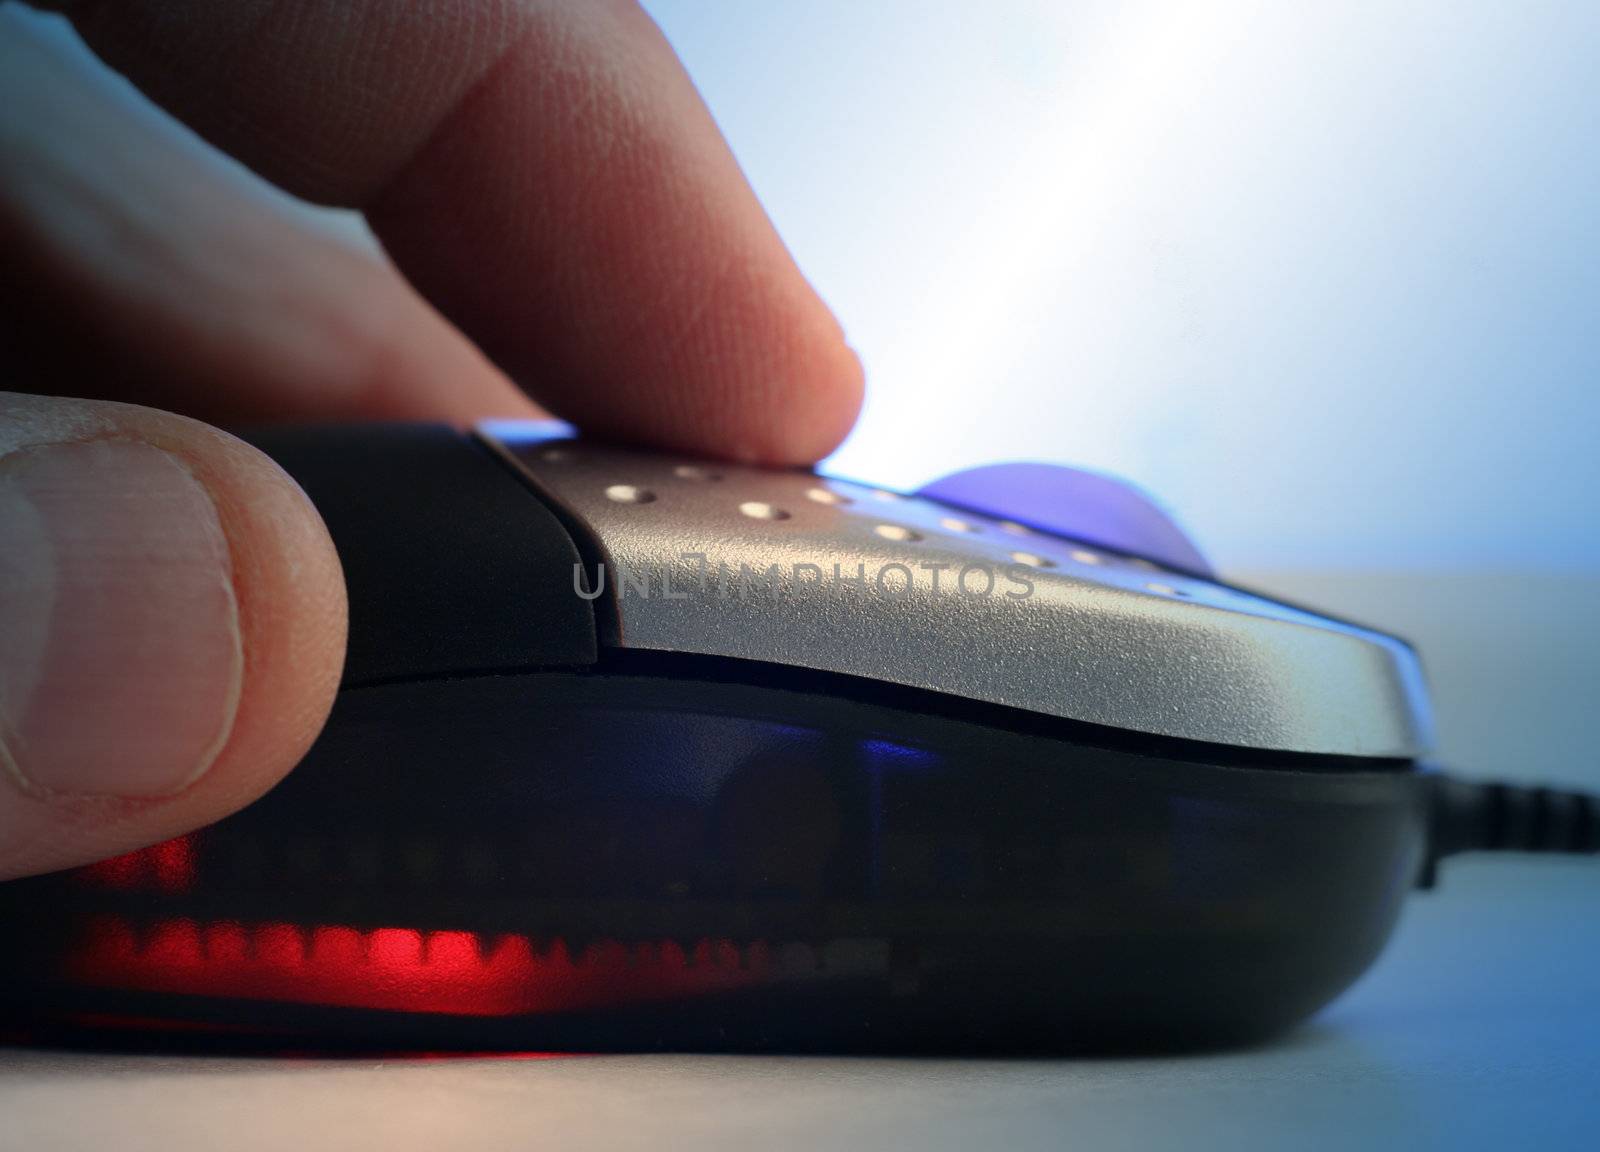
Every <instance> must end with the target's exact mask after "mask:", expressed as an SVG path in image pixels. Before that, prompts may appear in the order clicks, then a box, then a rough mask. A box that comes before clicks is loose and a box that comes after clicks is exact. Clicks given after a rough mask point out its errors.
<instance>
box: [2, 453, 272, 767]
mask: <svg viewBox="0 0 1600 1152" xmlns="http://www.w3.org/2000/svg"><path fill="white" fill-rule="evenodd" d="M0 542H3V543H0V768H3V769H4V770H5V771H6V773H7V774H9V775H10V776H11V777H12V778H13V780H14V781H15V782H16V783H18V784H20V785H21V786H22V787H23V788H24V789H25V790H26V791H29V792H33V793H36V794H37V793H65V794H74V795H103V796H124V797H143V796H162V795H169V794H171V793H174V792H177V791H180V790H182V789H183V788H185V787H187V786H188V785H189V784H191V783H193V782H194V781H195V780H197V779H198V778H199V777H200V776H201V775H203V774H204V773H205V771H206V769H208V768H209V767H210V766H211V763H212V761H214V760H215V759H216V756H217V753H218V752H220V751H221V750H222V746H223V744H224V743H226V741H227V738H228V734H229V732H230V731H231V730H232V728H233V719H234V712H235V710H236V707H237V704H238V699H239V688H240V685H241V682H242V678H243V669H244V660H243V650H242V646H241V642H240V637H239V615H238V606H237V604H236V602H235V599H234V591H233V566H232V562H231V560H230V557H229V553H228V542H227V538H226V537H225V536H224V535H223V532H222V524H221V522H220V520H219V519H218V517H217V508H216V505H215V504H214V503H213V502H212V500H211V496H210V495H209V493H207V491H206V490H205V488H204V487H203V486H202V485H201V484H200V482H199V481H198V480H196V479H195V477H194V475H193V473H191V472H190V471H189V469H188V468H186V467H185V466H184V465H183V463H182V462H180V461H179V460H178V458H177V457H175V456H172V455H170V454H169V453H166V452H163V451H162V450H161V449H159V448H156V447H153V446H151V445H149V444H143V443H137V442H132V441H120V440H118V441H90V442H83V443H71V444H49V445H43V446H36V447H29V448H23V449H19V450H17V451H15V452H11V453H8V454H6V455H5V456H3V457H0Z"/></svg>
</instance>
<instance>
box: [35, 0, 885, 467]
mask: <svg viewBox="0 0 1600 1152" xmlns="http://www.w3.org/2000/svg"><path fill="white" fill-rule="evenodd" d="M54 6H56V7H59V8H62V9H64V10H65V11H66V12H67V13H68V15H69V16H70V17H71V18H72V20H73V22H74V24H75V25H76V26H77V28H78V29H79V31H80V33H81V34H82V35H83V36H84V38H85V39H86V40H87V41H88V42H89V44H90V45H91V46H92V47H93V48H94V49H95V50H96V51H97V52H98V53H99V54H100V55H101V56H102V57H103V58H105V59H106V60H107V61H108V62H109V63H110V64H111V65H112V66H113V67H115V68H117V69H119V70H121V71H123V72H124V73H125V74H126V75H127V76H128V77H129V78H130V79H131V80H133V81H134V83H136V84H138V85H139V86H140V87H141V88H143V89H144V90H145V91H146V92H147V93H148V94H149V95H151V96H152V97H153V98H154V99H156V100H157V101H158V102H160V103H161V104H163V105H164V106H166V107H167V108H168V109H169V110H170V111H172V112H173V113H174V114H175V115H177V116H178V117H179V118H181V119H183V120H185V121H187V122H188V123H189V124H190V125H191V126H193V127H194V128H195V129H196V130H197V131H199V132H200V133H201V134H202V135H203V136H205V137H207V138H208V139H210V140H211V141H212V142H213V143H215V144H217V145H218V146H219V147H221V148H223V149H225V150H226V151H228V152H231V153H233V154H234V155H235V156H237V157H239V158H240V159H242V160H243V161H244V162H245V163H247V164H249V165H250V166H251V167H253V168H255V169H256V170H257V171H258V172H260V173H261V174H262V175H264V176H266V177H267V178H268V179H271V180H273V181H275V182H276V183H278V184H280V185H282V186H283V187H285V188H287V189H288V190H290V191H292V192H295V193H297V194H299V195H302V196H305V197H307V198H310V199H314V200H318V201H321V202H324V203H333V204H340V205H345V206H349V207H356V208H360V209H361V210H363V211H364V212H365V213H366V215H367V218H368V220H369V221H370V222H371V224H372V227H373V230H374V231H375V232H376V233H377V235H378V237H379V238H380V239H381V240H382V242H383V244H384V246H385V247H386V248H387V249H388V250H389V252H390V253H391V255H392V256H393V258H394V260H395V262H396V263H397V264H398V265H399V267H400V268H401V270H402V271H403V272H404V273H405V274H406V275H407V276H408V277H409V278H410V279H411V280H412V281H413V282H414V283H415V284H416V285H417V286H418V287H419V288H420V289H421V290H422V292H423V293H424V294H425V295H427V296H428V297H429V298H430V299H431V300H432V301H433V303H434V304H435V305H436V306H437V307H439V308H440V309H441V310H442V311H443V312H444V313H445V314H446V315H447V316H448V317H450V319H452V320H453V321H454V322H455V323H456V324H457V325H458V326H459V327H460V328H461V329H462V330H463V331H465V332H466V333H467V334H468V335H469V336H471V337H472V338H473V339H474V340H475V341H476V342H477V343H478V344H479V345H480V346H481V347H482V348H483V349H484V351H485V352H487V353H488V354H489V355H490V356H491V357H492V358H493V359H494V360H496V361H497V362H498V363H499V364H500V365H501V367H502V368H504V369H505V370H506V371H507V372H508V373H509V374H510V375H511V376H512V377H513V378H514V379H516V380H517V381H518V382H519V383H521V384H522V385H523V386H524V387H526V388H527V389H528V390H529V391H530V392H532V393H533V394H535V395H536V396H537V398H538V399H539V400H540V401H541V402H542V403H543V404H544V405H545V406H546V407H548V408H550V409H551V410H552V411H554V412H555V413H556V414H558V415H560V416H563V417H565V418H567V419H569V420H572V421H573V422H574V423H576V424H578V425H579V426H580V427H583V428H585V429H586V430H590V431H593V432H596V433H598V434H601V435H605V436H611V437H617V438H622V439H628V440H642V441H650V442H654V443H658V444H662V445H664V446H669V447H676V448H682V449H687V450H693V451H700V452H709V453H715V454H721V455H733V456H737V457H742V458H746V459H751V460H766V461H773V462H805V461H810V460H814V459H816V458H817V457H819V456H821V455H824V454H825V453H826V452H828V451H829V450H831V449H832V448H833V447H834V446H835V445H836V444H837V443H838V441H839V440H840V439H841V438H842V437H843V436H844V434H845V432H846V431H848V429H849V427H850V424H851V423H852V422H853V421H854V418H855V414H856V411H857V409H858V408H859V405H860V399H861V370H860V365H859V362H858V361H857V359H856V357H855V355H854V354H853V353H852V352H851V351H850V349H849V347H848V346H847V345H846V343H845V340H844V336H843V333H842V332H841V330H840V328H839V326H838V324H837V322H836V321H835V320H834V318H833V316H832V315H831V313H830V312H829V311H828V309H827V308H826V306H825V305H824V304H823V303H822V302H821V300H820V299H819V298H818V297H817V295H816V293H815V292H814V291H813V290H812V289H811V287H810V286H809V285H808V284H807V283H806V282H805V280H804V278H803V277H802V276H801V275H800V272H799V270H798V269H797V268H796V267H795V264H794V261H793V260H792V259H791V257H790V256H789V254H788V252H787V251H786V250H785V248H784V247H783V244H782V242H781V241H780V240H779V239H778V236H777V234H776V232H775V231H774V229H773V228H772V225H771V223H770V222H769V221H768V219H767V217H766V215H765V213H764V212H763V211H762V209H761V206H760V205H759V204H758V203H757V201H756V199H755V196H754V194H753V192H752V191H751V189H750V187H749V185H748V183H747V182H746V181H745V179H744V177H743V174H742V173H741V172H740V171H739V168H738V165H737V163H736V162H735V161H734V159H733V156H732V154H731V153H730V152H729V150H728V148H727V146H726V144H725V142H724V141H723V139H722V137H721V135H720V133H719V132H718V130H717V128H716V125H715V124H714V122H713V121H712V119H711V117H710V114H709V113H708V112H707V111H706V109H705V107H704V105H703V104H702V103H701V101H700V99H699V96H698V94H697V93H696V92H695V90H694V87H693V85H692V84H691V83H690V81H689V78H688V77H687V75H686V74H685V73H684V71H683V69H682V67H681V66H680V65H679V63H678V61H677V58H676V57H675V55H674V54H673V52H672V50H671V48H670V47H669V46H668V44H667V42H666V40H665V39H664V38H663V37H662V36H661V34H660V32H659V31H658V30H657V29H656V27H655V25H654V24H653V23H652V22H651V20H650V19H649V17H648V16H647V15H646V14H645V13H644V12H643V11H642V10H640V9H639V7H638V6H637V5H636V4H634V3H632V2H631V0H591V2H585V3H561V2H559V0H464V2H458V3H440V2H438V0H237V2H235V3H231V4H226V5H218V4H216V3H214V2H213V0H121V2H119V3H112V4H106V3H97V2H94V0H80V2H76V3H74V2H68V3H64V4H56V5H54Z"/></svg>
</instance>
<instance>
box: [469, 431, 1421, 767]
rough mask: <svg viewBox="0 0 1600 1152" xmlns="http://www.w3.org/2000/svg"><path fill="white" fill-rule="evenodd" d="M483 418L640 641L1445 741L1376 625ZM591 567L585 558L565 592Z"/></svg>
mask: <svg viewBox="0 0 1600 1152" xmlns="http://www.w3.org/2000/svg"><path fill="white" fill-rule="evenodd" d="M554 427H555V428H559V427H560V426H559V425H557V426H554ZM480 434H481V435H482V436H483V437H484V439H485V440H486V441H487V442H489V443H490V444H491V446H493V447H494V448H496V450H498V451H500V452H501V453H502V454H503V455H505V456H506V458H507V459H509V460H511V461H512V462H514V463H515V464H516V465H517V466H518V467H519V468H521V469H522V471H523V472H524V473H525V474H526V475H527V477H528V478H529V479H530V480H531V481H532V482H533V484H534V485H535V486H536V487H537V488H538V489H540V490H541V491H543V492H544V493H545V494H547V495H548V496H549V497H550V498H551V499H552V500H554V501H556V502H558V503H559V504H560V505H562V506H563V507H564V508H565V509H566V510H567V512H568V513H569V514H570V515H572V516H573V517H574V518H575V519H577V520H578V521H580V522H581V523H582V524H583V525H585V526H586V527H587V528H588V530H589V531H590V532H591V533H592V534H593V536H594V538H595V539H596V540H598V541H599V543H600V545H601V547H602V549H603V551H604V554H605V555H604V568H605V569H606V571H605V573H604V579H605V581H606V582H607V585H608V587H609V588H610V589H611V590H613V592H614V593H615V595H616V597H617V602H618V607H619V611H620V616H621V644H622V646H623V647H626V648H639V649H654V650H662V651H673V652H688V653H697V654H705V655H715V656H727V657H736V658H740V659H746V660H756V661H765V662H769V663H775V664H785V665H793V666H798V667H804V668H813V669H820V670H825V671H830V672H841V673H848V674H851V675H856V676H866V677H872V678H874V679H878V680H885V681H890V682H893V683H896V684H903V685H909V686H912V687H918V688H926V689H931V690H933V691H937V692H944V693H950V694H953V695H957V696H966V697H971V698H973V699H977V700H983V701H987V702H990V703H995V704H1004V705H1009V706H1011V707H1015V708H1022V709H1026V710H1029V711H1032V712H1040V713H1045V714H1048V715H1053V716H1061V717H1066V718H1069V719H1073V720H1083V721H1088V722H1091V723H1095V724H1104V725H1108V726H1110V727H1114V728H1123V729H1128V730H1132V731H1138V732H1148V733H1155V734H1158V735H1163V736H1175V737H1182V738H1186V739H1192V740H1204V741H1210V742H1213V743H1218V744H1229V745H1236V746H1243V747H1252V748H1263V749H1275V750H1282V751H1292V752H1316V753H1331V754H1341V755H1351V756H1374V757H1414V756H1419V755H1422V754H1424V753H1426V752H1427V751H1428V748H1429V745H1430V742H1431V724H1430V720H1429V713H1428V705H1427V698H1426V689H1425V686H1424V682H1423V677H1422V672H1421V668H1420V665H1419V663H1418V661H1417V658H1416V655H1415V653H1414V652H1413V651H1412V650H1411V649H1410V647H1409V646H1407V645H1406V644H1404V643H1403V642H1401V641H1399V640H1396V639H1394V638H1393V637H1389V636H1386V635H1383V634H1381V633H1378V632H1373V631H1369V630H1366V629H1362V628H1358V627H1354V626H1351V625H1348V624H1344V623H1340V622H1337V621H1333V620H1328V619H1325V618H1323V617H1320V616H1317V615H1315V614H1312V613H1310V612H1307V611H1304V610H1301V609H1298V608H1294V607H1291V606H1288V605H1284V604H1280V603H1277V602H1275V601H1272V600H1269V599H1267V598H1265V597H1262V596H1259V595H1255V594H1253V593H1249V592H1245V591H1242V590H1240V589H1236V588H1231V587H1228V586H1226V585H1223V584H1219V583H1216V582H1213V581H1209V580H1204V579H1200V578H1197V577H1194V576H1190V575H1186V574H1183V573H1179V572H1175V571H1170V570H1167V569H1164V568H1161V567H1160V566H1158V565H1154V564H1152V563H1150V562H1149V561H1146V560H1142V559H1138V558H1133V557H1128V556H1122V555H1118V554H1115V553H1112V552H1109V551H1106V550H1103V549H1091V548H1087V547H1085V546H1083V545H1081V544H1078V543H1075V542H1073V541H1070V540H1067V539H1064V538H1060V537H1056V536H1050V535H1046V534H1043V533H1040V532H1037V531H1031V530H1027V529H1024V528H1022V527H1021V526H1019V525H1011V524H1007V523H1006V522H1004V521H1000V520H995V519H991V518H988V517H984V516H980V515H977V514H974V513H970V512H965V511H958V510H955V509H952V508H949V507H946V506H943V505H940V504H937V503H934V502H932V501H929V500H926V499H921V498H918V497H914V496H907V495H903V494H899V493H893V492H887V491H883V490H879V489H875V488H873V487H871V486H869V485H865V484H858V483H854V482H850V481H845V480H840V479H835V478H830V477H822V476H818V475H815V474H813V473H810V472H803V471H772V470H764V469H759V468H750V467H742V466H739V465H735V464H721V463H708V462H705V461H700V460H693V459H689V458H687V457H674V456H668V455H656V454H651V453H644V452H638V451H631V450H627V449H622V448H615V447H611V446H607V445H599V444H591V443H589V442H586V441H578V440H570V439H569V440H563V439H556V438H553V434H552V426H551V425H548V424H513V423H494V424H489V425H485V426H484V427H483V428H482V429H480ZM963 569H966V578H965V579H964V580H963V579H962V577H961V573H962V570H963ZM599 577H600V574H599V573H597V572H595V571H585V572H583V573H582V574H575V586H574V595H577V594H579V591H580V590H581V591H583V592H585V593H593V592H594V590H595V589H596V580H597V579H598V578H599ZM990 578H992V586H991V585H990ZM986 588H988V590H987V591H985V589H986Z"/></svg>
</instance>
